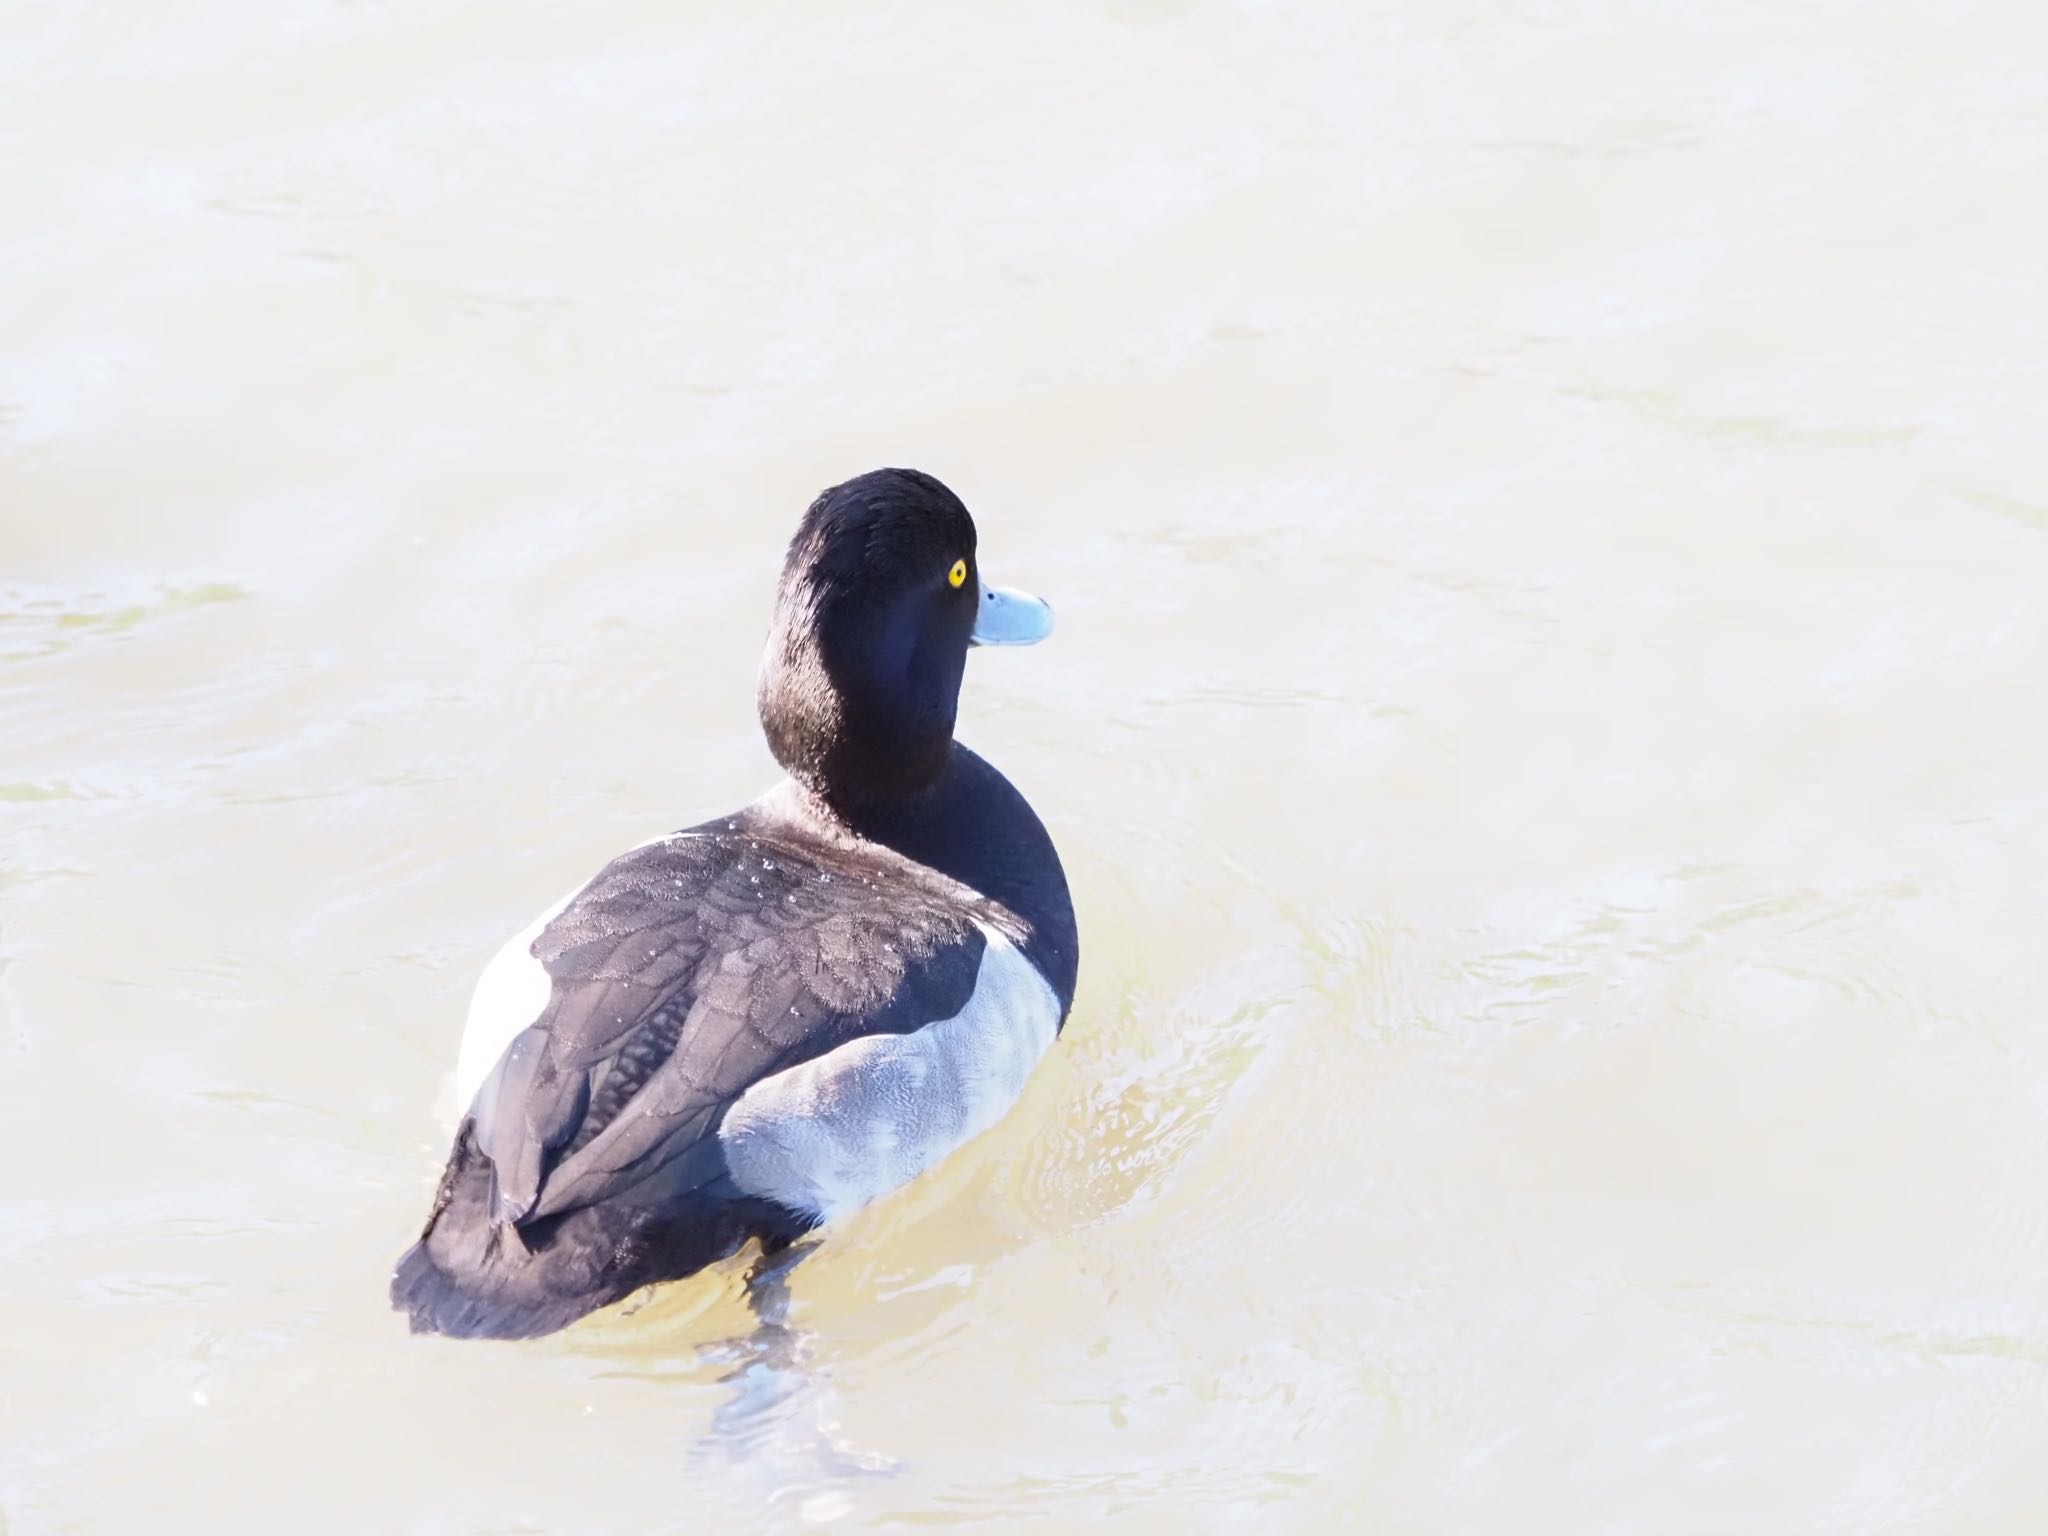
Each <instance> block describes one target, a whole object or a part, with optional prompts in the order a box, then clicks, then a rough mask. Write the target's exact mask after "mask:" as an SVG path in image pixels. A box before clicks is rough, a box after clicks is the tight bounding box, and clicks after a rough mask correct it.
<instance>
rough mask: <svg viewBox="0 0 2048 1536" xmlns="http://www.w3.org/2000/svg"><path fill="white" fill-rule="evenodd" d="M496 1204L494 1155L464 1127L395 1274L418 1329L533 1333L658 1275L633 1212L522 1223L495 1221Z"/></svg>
mask: <svg viewBox="0 0 2048 1536" xmlns="http://www.w3.org/2000/svg"><path fill="white" fill-rule="evenodd" d="M490 1202H491V1165H490V1161H489V1160H488V1159H487V1158H485V1157H484V1155H483V1154H482V1153H481V1152H479V1151H478V1150H477V1148H476V1144H475V1141H474V1140H473V1138H472V1133H471V1128H470V1127H469V1126H468V1125H464V1126H463V1128H462V1131H461V1133H460V1134H459V1135H458V1136H457V1137H456V1140H455V1150H454V1151H453V1152H452V1153H450V1154H449V1158H448V1169H447V1171H446V1172H445V1173H443V1174H442V1175H441V1188H440V1192H439V1193H438V1194H437V1195H436V1196H435V1199H434V1213H433V1215H431V1216H429V1217H428V1218H427V1227H426V1231H425V1232H423V1233H422V1234H421V1235H420V1240H419V1241H418V1242H417V1243H415V1244H413V1245H412V1247H410V1248H408V1249H407V1250H406V1252H405V1256H404V1257H403V1258H401V1259H400V1260H399V1261H398V1268H397V1270H396V1272H395V1273H394V1274H393V1275H392V1277H391V1305H392V1306H393V1307H395V1308H397V1309H398V1310H399V1311H401V1312H404V1313H406V1314H407V1315H408V1316H409V1317H410V1318H411V1320H412V1329H413V1332H415V1333H445V1334H449V1335H451V1336H453V1337H456V1338H463V1339H531V1338H537V1337H538V1336H539V1335H541V1334H544V1333H553V1332H554V1331H555V1330H556V1329H558V1328H566V1327H568V1325H569V1324H571V1323H573V1322H575V1321H576V1319H577V1318H579V1317H582V1316H584V1315H586V1314H587V1313H591V1312H595V1311H596V1310H597V1309H598V1308H599V1307H603V1306H608V1305H610V1304H611V1303H612V1302H614V1301H618V1300H619V1299H620V1298H622V1297H624V1296H627V1295H629V1294H631V1293H632V1292H633V1291H634V1290H635V1289H637V1288H638V1287H639V1286H640V1285H642V1284H644V1283H645V1282H646V1281H648V1280H652V1279H655V1278H657V1277H656V1276H655V1275H652V1274H649V1273H647V1272H646V1268H645V1264H644V1254H645V1245H644V1242H643V1241H642V1235H641V1234H640V1233H639V1232H636V1231H635V1230H634V1228H635V1227H636V1226H638V1225H639V1224H640V1223H639V1222H637V1221H636V1220H635V1219H634V1213H632V1212H630V1211H627V1210H621V1209H606V1208H603V1207H590V1208H587V1209H584V1210H579V1211H572V1212H570V1213H569V1214H568V1215H566V1216H562V1217H558V1218H556V1219H553V1220H550V1221H545V1222H541V1223H538V1224H537V1225H536V1226H535V1227H533V1228H531V1229H526V1230H518V1229H514V1228H511V1227H507V1226H503V1225H501V1224H499V1223H498V1222H496V1221H494V1220H493V1219H492V1217H491V1214H490V1210H491V1205H490ZM642 1219H643V1220H644V1217H643V1218H642Z"/></svg>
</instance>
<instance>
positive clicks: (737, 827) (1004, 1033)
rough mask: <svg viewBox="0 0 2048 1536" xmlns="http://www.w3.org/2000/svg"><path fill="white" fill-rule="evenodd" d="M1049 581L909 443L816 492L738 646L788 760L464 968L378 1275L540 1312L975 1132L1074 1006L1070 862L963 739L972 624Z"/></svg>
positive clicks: (791, 1237)
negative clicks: (447, 1092)
mask: <svg viewBox="0 0 2048 1536" xmlns="http://www.w3.org/2000/svg"><path fill="white" fill-rule="evenodd" d="M1051 628H1052V611H1051V609H1050V608H1048V607H1047V606H1046V605H1045V604H1044V603H1043V602H1040V601H1039V600H1038V599H1037V598H1034V597H1032V596H1030V595H1028V594H1026V593H1022V592H1017V591H1012V590H1007V589H1005V588H1001V587H995V586H991V585H989V584H988V583H987V582H986V581H985V580H984V579H983V577H982V574H981V564H980V559H979V554H978V551H977V548H976V538H975V528H974V520H973V519H972V518H971V517H970V516H969V515H968V511H967V508H966V507H965V506H964V505H962V503H961V501H960V499H959V498H958V497H957V496H955V495H954V494H953V493H952V492H951V491H950V490H948V489H947V488H946V487H945V486H944V485H942V484H940V483H939V482H938V481H937V480H935V479H933V478H932V477H931V476H930V475H926V474H922V473H919V472H917V471H915V470H907V469H883V470H877V471H875V472H874V473H872V474H867V475H862V476H860V477H859V478H857V479H854V480H849V481H847V482H846V483H845V484H844V485H839V486H834V487H833V488H832V489H830V490H827V491H825V492H824V493H823V494H821V495H820V496H819V497H818V498H817V500H816V501H814V502H813V503H812V504H811V506H810V509H809V510H808V511H807V512H806V513H805V514H804V518H803V522H802V523H801V525H800V526H799V527H798V528H797V531H796V536H795V538H794V539H793V540H792V541H791V543H790V546H789V553H788V556H787V559H786V560H785V562H784V564H783V568H782V577H781V582H780V585H779V587H778V590H777V593H776V604H775V617H774V622H773V625H772V628H771V630H770V634H769V638H768V645H767V651H766V655H765V657H764V659H763V663H762V668H761V678H760V688H759V708H760V716H761V726H762V729H763V730H764V731H765V732H766V734H767V737H768V745H769V748H770V750H771V751H772V752H773V753H774V755H775V758H776V761H777V762H778V763H780V764H781V766H782V767H783V769H784V770H786V772H787V774H788V777H787V778H786V779H784V780H783V781H782V782H781V783H780V784H778V785H776V786H775V787H774V788H773V789H771V790H770V791H769V792H768V793H767V794H766V795H764V796H763V797H762V798H760V799H759V800H756V801H754V802H753V803H752V804H750V805H748V806H747V807H745V808H744V809H743V810H740V811H738V812H736V813H735V814H733V815H731V816H727V817H721V818H719V819H717V820H714V821H709V822H706V823H704V824H703V825H702V826H696V827H691V828H689V829H687V830H685V831H681V832H674V833H671V834H669V835H668V836H666V837H661V838H657V839H655V840H654V841H653V842H650V843H646V844H644V845H642V846H641V847H638V848H635V849H632V850H631V851H629V852H627V853H624V854H621V855H620V856H619V857H618V858H616V859H614V860H612V862H611V863H609V864H607V865H606V866H605V867H604V868H603V869H602V870H600V871H598V873H597V875H596V876H595V877H594V878H593V879H591V880H590V881H589V882H588V883H587V884H585V885H583V886H581V887H580V888H578V889H577V890H576V891H575V892H573V893H572V894H571V895H569V896H568V897H567V898H566V899H564V900H563V901H562V902H560V903H559V904H557V905H556V906H555V907H553V908H551V909H550V910H549V911H548V912H546V913H544V914H543V915H542V916H541V917H540V918H539V919H538V920H537V921H536V922H534V923H533V924H532V926H530V927H529V928H527V929H526V930H525V931H524V932H522V933H520V934H519V935H518V936H517V937H515V938H514V939H513V940H512V941H511V942H510V943H509V944H507V945H506V946H505V948H504V950H503V951H502V952H501V953H500V954H499V955H498V957H497V958H496V959H495V960H493V961H492V962H491V963H490V965H489V966H487V967H486V968H485V971H484V974H483V976H482V978H481V979H480V980H479V982H478V984H477V989H476V993H475V997H474V999H473V1001H472V1003H471V1007H470V1014H469V1021H468V1024H467V1026H466V1029H465V1032H464V1035H463V1040H462V1045H461V1050H460V1054H459V1059H458V1065H457V1073H456V1076H457V1084H456V1087H457V1094H458V1096H459V1098H460V1100H461V1102H462V1103H463V1105H464V1106H465V1112H464V1114H463V1118H462V1121H461V1124H460V1125H459V1127H458V1128H457V1130H456V1133H455V1143H454V1148H453V1150H452V1151H451V1152H450V1153H449V1157H448V1164H447V1168H446V1170H445V1171H444V1172H443V1174H442V1176H441V1182H440V1187H439V1190H438V1191H437V1193H436V1194H435V1197H434V1202H433V1209H432V1211H431V1212H430V1213H429V1215H428V1217H427V1223H426V1228H425V1230H424V1231H423V1232H422V1233H421V1235H420V1240H419V1241H418V1242H417V1243H415V1244H414V1245H413V1246H412V1248H410V1249H409V1250H408V1251H407V1252H406V1253H405V1255H404V1256H403V1257H402V1258H401V1259H400V1260H399V1262H398V1267H397V1271H396V1273H395V1274H394V1275H393V1277H392V1282H391V1301H392V1305H393V1306H394V1307H396V1308H397V1309H399V1310H400V1311H403V1312H405V1313H406V1314H408V1315H409V1317H410V1319H411V1323H412V1327H413V1329H414V1330H415V1331H430V1332H437V1333H444V1334H453V1335H459V1336H464V1337H489V1338H529V1337H533V1336H536V1335H539V1334H544V1333H550V1332H553V1331H554V1330H556V1329H559V1328H562V1327H565V1326H566V1325H568V1324H569V1323H571V1322H574V1321H575V1320H576V1319H578V1318H580V1317H582V1316H584V1315H585V1314H587V1313H590V1312H592V1311H595V1310H597V1309H598V1308H600V1307H604V1306H607V1305H609V1304H610V1303H612V1302H616V1301H618V1300H620V1299H622V1298H623V1297H625V1296H627V1295H629V1294H631V1293H632V1292H634V1291H636V1290H638V1289H640V1288H641V1287H642V1286H645V1285H648V1284H650V1283H651V1282H655V1281H661V1280H670V1279H676V1278H679V1277H681V1276H684V1275H688V1274H691V1273H694V1272H695V1271H697V1270H699V1269H702V1268H703V1267H704V1266H705V1265H707V1264H710V1263H713V1262H715V1261H716V1260H718V1259H721V1258H724V1257H726V1256H727V1255H729V1254H731V1253H733V1252H735V1251H737V1250H738V1249H739V1248H740V1247H742V1246H743V1245H744V1244H745V1243H746V1242H747V1241H748V1240H750V1239H753V1240H758V1242H759V1243H760V1245H761V1247H762V1249H763V1251H764V1252H766V1253H769V1254H773V1253H777V1252H779V1251H780V1250H782V1249H784V1248H787V1247H788V1246H789V1245H790V1244H791V1243H792V1242H794V1241H795V1240H796V1239H797V1238H799V1237H801V1236H802V1235H803V1234H805V1233H807V1232H810V1231H811V1230H812V1229H814V1228H816V1227H818V1226H820V1225H822V1224H824V1223H827V1222H830V1221H832V1220H833V1219H834V1218H836V1217H839V1216H841V1215H844V1214H845V1213H846V1212H848V1211H851V1210H854V1209H856V1208H857V1207H859V1206H861V1205H863V1204H865V1203H866V1202H868V1201H870V1200H873V1199H874V1198H876V1197H877V1196H879V1195H881V1194H884V1193H885V1192H887V1191H889V1190H892V1189H895V1188H897V1187H899V1186H901V1185H903V1184H905V1183H907V1182H909V1181H910V1180H911V1179H913V1178H915V1177H916V1176H917V1175H918V1174H919V1173H921V1172H922V1171H924V1170H925V1169H927V1168H929V1167H931V1166H932V1165H933V1164H934V1163H936V1162H938V1161H939V1160H940V1159H941V1158H943V1157H944V1156H946V1154H947V1153H949V1152H950V1151H952V1150H953V1149H954V1148H956V1147H958V1146H960V1145H961V1144H962V1143H963V1142H965V1141H967V1140H969V1139H970V1138H972V1137H974V1136H976V1135H978V1134H979V1133H980V1132H982V1131H985V1130H987V1129H988V1128H989V1127H990V1126H992V1125H993V1124H995V1122H996V1121H997V1120H998V1119H1000V1118H1001V1117H1002V1116H1003V1114H1004V1113H1005V1112H1006V1111H1007V1110H1008V1109H1009V1108H1010V1107H1011V1105H1012V1104H1014V1103H1015V1102H1016V1100H1017V1098H1018V1096H1019V1095H1020V1094H1021V1093H1022V1091H1023V1088H1024V1084H1025V1082H1026V1080H1027V1078H1028V1077H1029V1075H1030V1073H1031V1071H1032V1068H1033V1067H1034V1066H1035V1065H1036V1064H1037V1062H1038V1060H1039V1058H1040V1057H1041V1056H1042V1055H1043V1054H1044V1053H1045V1051H1046V1049H1047V1048H1048V1047H1049V1046H1050V1045H1051V1043H1052V1041H1053V1040H1054V1038H1055V1037H1056V1036H1057V1035H1058V1033H1059V1031H1060V1029H1061V1027H1062V1026H1063V1025H1064V1023H1065V1022H1066V1017H1067V1011H1068V1008H1069V1007H1070V1006H1071V1004H1072V1002H1073V996H1074V981H1075V974H1076V967H1077V965H1078V959H1079V941H1078V936H1077V934H1076V930H1075V925H1074V909H1073V904H1072V901H1071V900H1070V898H1069V896H1068V893H1067V881H1066V876H1065V873H1064V872H1063V871H1062V869H1061V867H1060V861H1059V856H1058V854H1057V853H1056V852H1055V851H1054V849H1053V845H1052V840H1051V838H1050V837H1049V836H1047V834H1046V831H1045V828H1044V826H1043V825H1042V824H1041V823H1040V821H1039V819H1038V817H1037V815H1036V814H1034V813H1033V811H1032V809H1031V807H1030V805H1029V804H1027V803H1026V802H1025V800H1024V797H1023V796H1022V795H1021V794H1019V793H1018V792H1017V791H1016V790H1015V789H1014V788H1012V787H1011V785H1010V783H1009V781H1008V780H1007V779H1005V778H1004V777H1003V776H1002V774H1000V773H998V772H997V771H996V770H995V769H994V768H993V767H991V766H990V765H989V764H988V763H986V762H985V761H983V760H982V759H981V758H980V757H978V756H976V755H975V754H974V753H973V752H971V751H969V750H968V749H967V748H966V747H964V746H962V745H961V744H960V743H959V742H957V741H955V740H954V739H953V724H954V718H955V714H956V712H957V709H958V705H959V696H960V681H961V677H962V674H963V673H964V671H965V669H966V662H967V651H968V648H969V647H970V646H974V645H1029V644H1031V643H1033V642H1035V641H1037V640H1040V639H1043V638H1044V637H1045V635H1046V634H1047V633H1048V632H1049V631H1050V630H1051Z"/></svg>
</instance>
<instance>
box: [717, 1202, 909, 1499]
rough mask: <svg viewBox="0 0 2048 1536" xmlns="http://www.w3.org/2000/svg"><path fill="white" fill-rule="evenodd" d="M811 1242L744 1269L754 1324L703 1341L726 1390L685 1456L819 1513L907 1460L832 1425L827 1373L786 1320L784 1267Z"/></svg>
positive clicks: (833, 1397)
mask: <svg viewBox="0 0 2048 1536" xmlns="http://www.w3.org/2000/svg"><path fill="white" fill-rule="evenodd" d="M813 1246H815V1245H814V1244H811V1243H800V1244H797V1245H796V1246H795V1247H792V1248H789V1249H786V1250H784V1251H783V1252H782V1253H780V1254H777V1255H775V1256H773V1257H768V1258H763V1259H762V1260H761V1261H760V1262H759V1263H758V1264H756V1265H755V1267H754V1269H753V1270H752V1272H751V1273H749V1275H748V1276H747V1302H748V1305H749V1307H750V1308H751V1309H752V1311H753V1314H754V1318H755V1325H754V1328H753V1330H752V1331H751V1332H749V1333H747V1334H745V1335H742V1336H741V1337H738V1338H733V1339H726V1340H722V1341H720V1342H718V1343H715V1344H706V1345H702V1346H700V1348H699V1355H700V1357H701V1358H702V1359H703V1360H704V1361H705V1362H706V1363H708V1364H712V1365H723V1366H725V1367H727V1369H726V1370H725V1371H724V1372H723V1374H721V1375H720V1376H719V1378H718V1381H719V1384H720V1386H721V1388H722V1389H724V1391H725V1392H726V1394H727V1395H726V1396H725V1398H724V1400H723V1401H722V1402H721V1403H720V1404H719V1405H718V1407H717V1408H716V1409H715V1410H714V1411H713V1413H712V1416H711V1429H710V1432H709V1433H708V1434H707V1435H705V1436H704V1438H703V1439H702V1440H701V1441H700V1442H699V1443H698V1445H697V1447H696V1449H695V1452H694V1453H693V1455H692V1458H691V1461H692V1465H693V1467H695V1468H696V1469H698V1470H702V1471H707V1472H708V1471H710V1470H712V1469H713V1468H717V1469H719V1470H721V1471H722V1473H723V1474H724V1476H725V1477H726V1478H728V1479H730V1480H731V1481H733V1482H735V1483H740V1484H745V1485H750V1486H751V1487H752V1490H753V1491H754V1492H755V1493H756V1495H757V1496H758V1497H759V1498H761V1499H762V1500H763V1501H764V1502H765V1503H766V1504H768V1505H770V1506H772V1507H773V1508H775V1509H777V1510H779V1511H787V1512H789V1513H790V1514H792V1515H794V1516H795V1517H796V1518H798V1519H800V1520H806V1521H823V1520H827V1519H837V1518H839V1517H840V1516H842V1515H844V1514H845V1513H846V1512H847V1511H848V1510H849V1509H850V1508H851V1504H852V1500H851V1490H850V1487H849V1485H851V1484H853V1483H856V1482H859V1481H863V1480H866V1479H871V1478H888V1477H894V1476H896V1475H898V1474H899V1473H901V1472H903V1471H904V1470H906V1464H905V1463H902V1462H899V1461H896V1460H894V1459H892V1458H891V1457H889V1456H886V1455H883V1454H881V1453H880V1452H877V1451H872V1450H865V1449H862V1448H860V1447H857V1446H855V1445H853V1444H851V1443H850V1442H849V1441H848V1440H847V1439H846V1438H845V1437H844V1436H843V1435H841V1434H840V1433H839V1423H838V1415H837V1412H836V1406H835V1405H836V1401H837V1394H836V1393H835V1392H834V1390H833V1388H832V1383H831V1378H830V1377H828V1376H827V1375H825V1374H824V1373H823V1372H822V1371H821V1370H819V1369H818V1368H817V1366H816V1365H815V1364H814V1362H813V1359H812V1356H813V1349H812V1339H811V1337H810V1335H808V1334H806V1333H805V1332H804V1331H803V1330H802V1329H800V1328H797V1327H795V1326H793V1325H792V1324H791V1322H790V1310H791V1301H790V1289H789V1277H790V1273H791V1271H792V1270H794V1269H795V1268H796V1266H797V1265H798V1264H800V1263H802V1262H803V1260H804V1258H805V1256H806V1255H807V1254H809V1253H810V1251H811V1249H812V1248H813Z"/></svg>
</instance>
